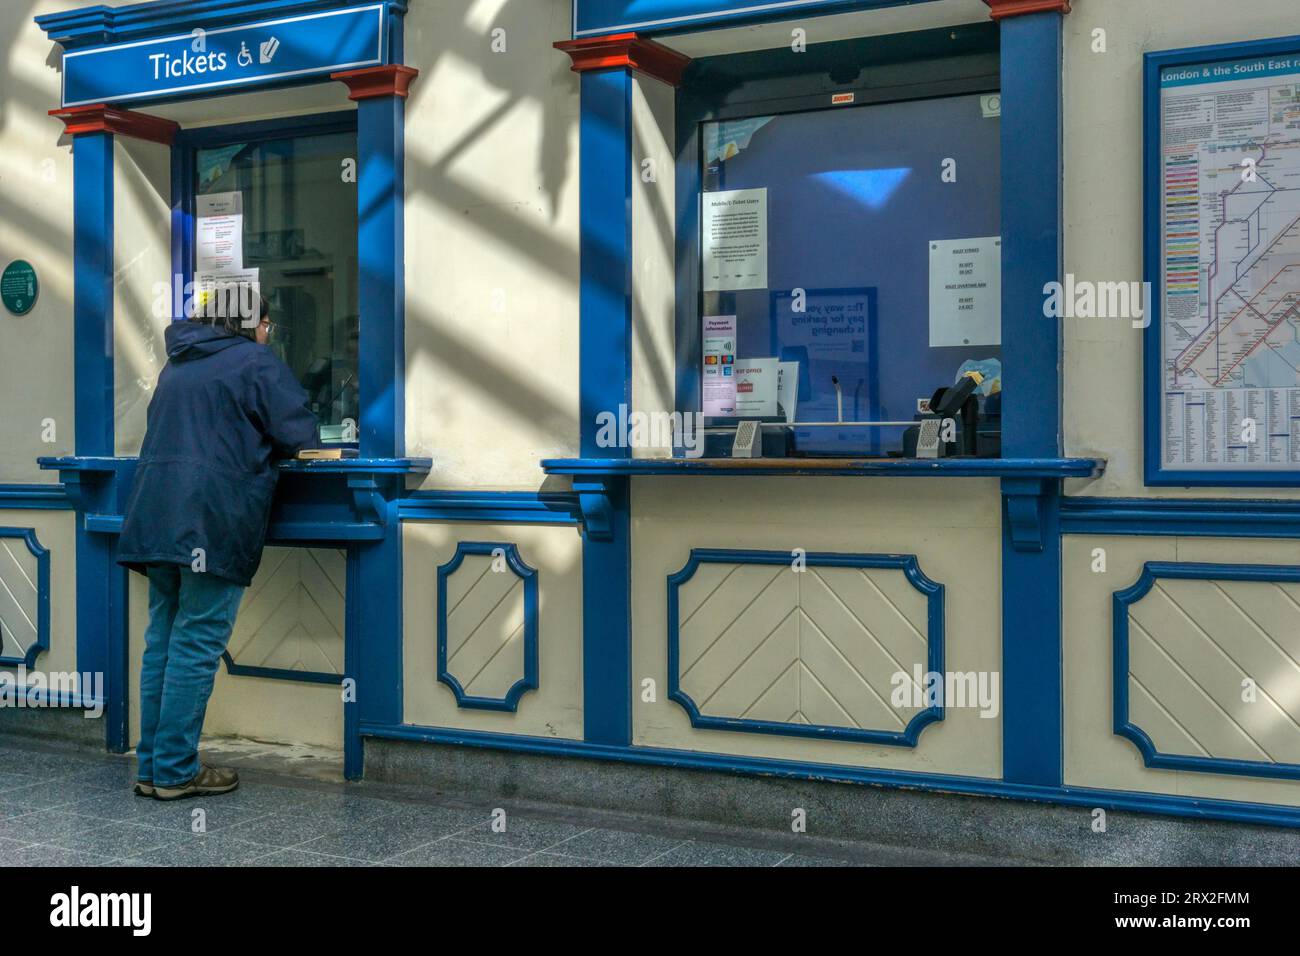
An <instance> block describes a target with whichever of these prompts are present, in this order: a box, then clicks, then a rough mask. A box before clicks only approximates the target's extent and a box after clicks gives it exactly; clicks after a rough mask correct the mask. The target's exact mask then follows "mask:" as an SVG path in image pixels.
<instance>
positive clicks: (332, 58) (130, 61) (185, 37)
mask: <svg viewBox="0 0 1300 956" xmlns="http://www.w3.org/2000/svg"><path fill="white" fill-rule="evenodd" d="M386 16H387V14H386V12H385V7H384V4H382V3H377V4H375V5H373V6H368V7H354V8H351V9H347V10H331V11H328V12H324V13H314V14H307V15H305V16H300V17H285V18H284V19H281V20H266V21H263V22H261V23H249V24H244V25H243V26H235V27H222V28H221V29H219V30H208V31H203V30H195V31H194V32H193V33H186V34H182V35H181V36H171V37H164V38H162V39H158V40H140V41H137V42H135V43H118V44H115V45H113V46H103V47H95V48H94V49H89V50H71V51H69V52H67V53H65V54H64V55H63V105H64V106H86V105H88V104H91V103H123V102H128V101H133V100H145V99H157V98H160V97H166V96H182V95H185V94H187V93H211V92H216V91H228V90H229V89H230V88H231V87H234V88H248V87H257V86H263V85H266V84H268V83H275V82H279V81H283V80H287V79H291V78H294V77H303V76H311V75H319V74H321V73H332V72H334V71H336V70H354V69H360V68H361V67H366V66H379V65H381V64H383V62H384V56H385V53H386V51H385V49H384V40H385V37H386V35H387V30H386V23H385V22H384V21H385V17H386Z"/></svg>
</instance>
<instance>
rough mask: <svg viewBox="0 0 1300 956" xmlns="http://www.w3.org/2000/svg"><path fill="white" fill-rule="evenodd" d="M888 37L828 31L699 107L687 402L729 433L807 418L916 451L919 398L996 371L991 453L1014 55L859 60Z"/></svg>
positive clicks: (793, 446) (818, 437) (858, 438)
mask: <svg viewBox="0 0 1300 956" xmlns="http://www.w3.org/2000/svg"><path fill="white" fill-rule="evenodd" d="M945 32H946V31H945ZM870 42H871V41H851V42H845V43H842V44H826V45H825V46H824V47H823V48H822V50H821V52H820V57H819V60H818V61H817V64H816V65H815V66H814V67H813V68H812V70H811V73H810V72H809V71H807V70H805V71H804V73H803V74H802V75H801V76H800V77H799V78H798V81H797V82H791V81H790V78H788V77H782V76H780V70H779V69H777V70H775V71H772V72H773V73H775V74H776V75H769V76H767V77H765V78H763V79H760V80H758V81H756V82H750V83H748V84H747V85H744V84H741V85H739V87H738V93H736V92H733V93H732V94H731V100H732V101H731V102H717V101H716V99H715V100H714V102H712V103H709V102H708V98H707V97H705V98H704V104H703V108H700V109H697V110H695V111H694V112H692V110H691V109H690V108H689V107H688V109H687V110H686V111H685V112H686V116H685V117H683V118H681V121H682V122H683V123H687V124H689V126H687V127H686V128H685V129H683V127H682V126H679V136H680V135H681V134H682V133H683V132H684V133H686V134H687V135H688V137H689V140H688V142H689V147H690V148H689V150H688V151H687V157H686V159H685V161H686V162H693V163H694V164H695V166H696V170H697V173H696V177H695V181H694V185H695V187H696V191H697V192H698V195H699V198H700V202H699V211H698V223H696V225H695V228H694V229H691V230H690V231H689V237H688V252H687V257H684V258H683V260H682V261H685V262H687V263H690V267H692V268H698V273H697V276H696V277H695V279H696V282H695V294H694V295H690V296H686V297H682V296H679V307H678V336H679V342H686V343H689V348H688V349H686V350H685V351H683V350H680V349H679V355H678V361H679V366H680V365H681V364H682V363H683V362H684V363H687V364H688V365H689V367H690V370H691V372H692V373H693V372H694V370H695V369H698V370H699V373H698V377H697V376H696V375H694V374H687V375H681V374H680V373H681V371H682V369H681V368H680V367H679V385H680V383H681V382H686V383H688V384H687V388H686V389H685V390H684V391H685V394H681V392H682V389H680V387H679V404H680V405H682V406H683V408H684V410H699V411H702V412H703V414H704V415H705V417H706V421H707V422H708V423H709V424H710V425H712V426H715V427H718V430H720V431H725V428H726V426H728V425H730V426H731V427H733V428H734V426H735V423H736V422H738V421H740V420H744V419H759V420H763V421H766V422H768V423H769V424H770V425H779V424H780V423H783V422H784V423H791V424H792V427H790V428H788V429H786V428H777V429H775V430H777V431H779V432H780V433H781V434H782V437H783V441H784V442H785V446H784V447H785V448H786V450H787V452H788V453H790V454H796V455H803V454H808V455H827V456H847V457H852V456H859V455H872V456H885V455H894V456H900V455H903V454H905V453H906V452H905V446H906V442H905V435H906V432H907V429H908V427H909V424H910V423H912V422H913V421H914V419H916V418H917V417H918V415H920V414H922V410H921V409H922V406H921V404H920V403H921V402H923V401H924V400H926V399H928V398H930V397H931V395H932V394H933V393H934V392H935V391H936V390H937V389H938V388H940V387H944V386H950V385H952V384H953V383H954V382H955V381H956V380H957V378H958V376H959V374H961V372H962V371H963V370H969V369H978V370H981V371H982V372H984V373H985V374H986V375H988V376H989V379H990V380H989V382H988V383H987V384H986V385H985V386H984V387H983V388H981V390H980V391H979V392H978V393H977V396H976V399H977V401H978V402H979V405H980V411H981V419H980V424H979V425H978V426H977V428H978V429H979V430H980V431H981V432H982V433H983V438H984V439H986V440H984V441H982V442H981V443H980V448H981V451H980V452H979V453H982V454H987V455H992V454H996V449H997V447H998V442H997V431H998V425H999V421H1000V407H1001V395H1000V393H998V392H995V391H994V390H995V389H998V388H1000V380H998V379H994V378H993V376H994V375H996V374H997V373H998V372H999V371H1000V367H1001V358H1002V350H1001V318H1000V232H1001V230H1000V205H1001V188H1000V187H1001V166H1000V164H1001V151H1000V137H1001V129H1000V125H1001V124H1000V122H999V119H998V108H997V107H998V101H997V98H996V94H997V68H996V55H995V54H994V55H993V56H992V57H990V56H988V55H981V54H980V53H979V52H978V51H976V52H972V53H968V55H965V56H960V57H957V58H955V59H948V58H944V59H943V60H942V61H941V64H940V65H934V64H925V63H917V64H914V65H912V66H910V67H909V66H907V65H906V64H895V65H893V66H891V67H889V68H888V69H887V70H886V68H884V67H881V68H877V69H874V70H873V69H871V68H863V69H861V71H860V72H858V74H857V76H856V78H851V77H853V72H854V71H853V69H848V70H845V68H844V64H858V63H863V62H866V63H871V62H877V61H878V60H879V59H881V57H880V55H879V54H880V50H881V49H882V48H881V47H880V46H878V45H877V46H875V47H874V48H873V49H874V50H875V55H874V56H873V55H872V54H871V53H869V52H868V51H866V50H864V49H863V44H864V43H870ZM879 42H885V41H879ZM976 42H977V43H978V42H980V41H976ZM837 48H838V49H837ZM813 49H816V48H813ZM810 53H811V51H810ZM784 57H785V59H786V60H787V61H788V60H794V61H797V60H799V59H800V57H798V56H791V54H789V53H788V52H785V53H784ZM720 59H724V60H732V59H736V60H741V61H742V62H741V63H740V64H738V68H744V67H748V68H749V69H750V70H753V69H754V68H755V63H754V60H753V57H752V55H750V56H749V57H747V58H741V57H737V58H730V57H729V58H720ZM746 59H748V61H749V62H748V63H746V62H744V61H745V60H746ZM885 59H887V57H885ZM823 71H824V72H823ZM703 72H704V74H705V75H706V76H707V77H709V81H710V82H712V83H715V84H716V83H717V82H718V72H719V71H718V69H717V68H716V67H715V68H714V69H712V70H708V69H706V70H705V71H703ZM759 72H760V73H761V72H762V70H761V68H760V69H759ZM876 77H880V78H881V79H882V81H883V82H882V83H881V85H879V86H877V85H875V84H874V83H872V82H871V81H872V80H873V79H875V78H876ZM909 78H910V79H911V80H912V81H911V82H899V81H900V80H902V81H907V80H909ZM837 79H838V80H839V82H837ZM922 79H924V82H922V81H921V80H922ZM774 84H775V86H776V87H777V88H776V89H774ZM801 84H802V85H801ZM733 89H737V88H736V87H734V86H733ZM746 93H750V94H751V95H749V96H747V95H746ZM774 93H775V95H773V94H774ZM687 99H688V102H689V99H690V97H689V95H688V97H687ZM680 113H681V110H680V108H679V117H680ZM963 285H970V286H972V288H971V289H969V290H966V291H965V294H963V293H962V291H961V290H960V289H959V288H958V287H959V286H963ZM683 298H684V299H685V301H683ZM774 397H775V398H776V399H777V401H776V402H775V404H773V401H772V400H773V398H774ZM839 423H845V424H843V425H841V424H839ZM882 423H896V424H882ZM825 426H830V427H825ZM771 430H772V429H769V431H771ZM712 447H715V448H726V447H727V446H726V444H725V442H724V443H720V444H718V445H715V446H712ZM723 453H725V452H723ZM768 453H769V454H771V451H770V448H769V451H768Z"/></svg>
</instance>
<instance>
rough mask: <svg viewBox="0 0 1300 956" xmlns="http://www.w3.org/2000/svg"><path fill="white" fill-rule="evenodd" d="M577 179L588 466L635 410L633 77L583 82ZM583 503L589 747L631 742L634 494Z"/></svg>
mask: <svg viewBox="0 0 1300 956" xmlns="http://www.w3.org/2000/svg"><path fill="white" fill-rule="evenodd" d="M579 135H580V147H579V157H580V162H581V167H582V171H581V175H580V177H579V182H580V188H581V196H582V200H581V203H582V208H581V213H580V217H581V226H580V229H581V235H580V240H579V253H580V257H581V269H582V279H581V287H580V289H579V302H580V315H581V330H580V335H579V358H578V363H579V391H580V398H579V413H580V415H581V424H580V436H581V449H582V456H583V457H584V458H622V457H626V456H628V455H630V454H631V451H630V449H628V448H622V447H619V448H601V447H599V446H598V445H597V441H596V438H597V432H598V430H599V429H598V421H599V416H600V415H601V413H612V414H614V415H616V416H617V415H618V414H619V406H620V405H622V406H627V407H628V408H629V410H630V408H631V402H632V73H631V70H630V69H627V68H616V69H611V70H599V71H594V72H585V73H583V74H582V119H581V124H580V133H579ZM575 491H577V492H578V493H579V495H580V500H581V501H582V502H583V506H584V507H583V511H584V515H585V516H586V518H587V520H586V521H585V522H584V532H583V533H584V538H583V547H582V593H583V609H582V610H583V614H582V621H583V639H582V659H583V713H584V736H585V738H586V740H587V741H588V742H589V743H600V744H611V745H628V744H630V743H631V742H632V625H631V621H632V608H631V593H630V592H631V578H632V551H631V536H630V531H631V522H630V516H629V498H630V488H629V482H628V480H627V479H626V478H607V479H603V480H601V481H597V482H594V483H584V482H575Z"/></svg>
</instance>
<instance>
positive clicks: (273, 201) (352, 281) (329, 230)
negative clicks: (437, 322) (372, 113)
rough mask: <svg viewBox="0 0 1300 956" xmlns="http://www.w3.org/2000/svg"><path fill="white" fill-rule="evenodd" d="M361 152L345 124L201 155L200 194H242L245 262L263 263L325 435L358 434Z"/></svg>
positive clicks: (279, 342)
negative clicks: (354, 169)
mask: <svg viewBox="0 0 1300 956" xmlns="http://www.w3.org/2000/svg"><path fill="white" fill-rule="evenodd" d="M355 156H356V134H355V133H353V132H340V133H327V134H319V135H310V136H296V137H290V138H285V139H274V140H260V141H257V142H251V143H234V144H230V145H225V146H219V147H215V148H211V149H201V150H198V151H197V157H196V168H195V174H196V187H197V193H198V195H200V196H206V195H211V194H215V193H232V192H239V193H241V194H242V196H243V216H244V220H243V265H244V268H245V269H257V270H259V271H260V282H261V292H262V295H263V296H265V297H266V299H267V300H268V302H269V303H270V310H271V322H272V324H273V329H272V334H271V341H270V345H271V348H273V349H274V350H275V351H276V352H277V354H279V355H280V357H281V358H283V359H284V360H285V362H286V363H287V364H288V365H289V367H290V368H291V369H293V373H294V375H295V376H297V378H298V380H299V381H300V382H301V383H302V384H303V387H304V388H306V389H307V392H308V394H309V395H310V396H311V400H312V405H313V408H314V410H315V412H316V415H317V417H318V419H319V420H320V423H321V425H322V437H323V438H324V439H325V440H327V441H329V440H341V439H344V438H347V439H351V440H353V441H355V434H356V423H357V422H358V421H359V417H360V406H359V395H358V391H357V355H358V334H359V312H360V309H359V307H358V298H357V281H358V270H357V195H356V185H355V183H353V182H345V181H344V176H343V168H344V167H343V164H344V160H346V159H352V158H354V157H355ZM349 423H350V425H349Z"/></svg>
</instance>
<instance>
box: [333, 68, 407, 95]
mask: <svg viewBox="0 0 1300 956" xmlns="http://www.w3.org/2000/svg"><path fill="white" fill-rule="evenodd" d="M419 75H420V71H419V70H417V69H415V68H414V67H411V66H397V65H391V66H368V67H366V68H365V69H363V70H347V71H345V72H343V73H331V74H330V79H331V80H338V81H339V82H340V83H346V84H347V87H348V99H350V100H370V99H374V98H375V97H377V96H401V97H403V98H405V97H406V96H407V95H408V94H409V93H410V89H411V83H412V82H413V81H414V80H415V78H416V77H417V76H419Z"/></svg>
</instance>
